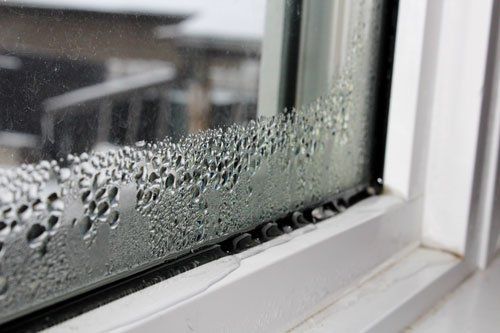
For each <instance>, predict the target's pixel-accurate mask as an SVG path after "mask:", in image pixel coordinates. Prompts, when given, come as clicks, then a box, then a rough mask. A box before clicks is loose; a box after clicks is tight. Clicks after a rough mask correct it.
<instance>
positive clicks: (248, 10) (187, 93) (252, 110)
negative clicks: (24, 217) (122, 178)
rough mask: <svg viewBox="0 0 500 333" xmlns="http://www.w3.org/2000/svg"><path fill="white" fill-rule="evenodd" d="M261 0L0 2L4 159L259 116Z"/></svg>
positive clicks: (51, 154)
mask: <svg viewBox="0 0 500 333" xmlns="http://www.w3.org/2000/svg"><path fill="white" fill-rule="evenodd" d="M264 7H265V2H264V1H263V0H258V1H250V0H245V1H243V0H240V1H231V0H217V1H203V0H196V1H193V0H191V1H178V0H163V1H155V0H147V1H140V2H137V1H119V0H112V1H100V0H28V1H19V0H17V1H16V0H11V1H4V2H2V6H0V29H1V31H2V36H1V42H0V84H1V86H0V105H1V106H2V112H1V113H0V139H1V140H0V165H4V166H5V165H19V164H21V163H27V162H36V161H39V160H43V159H49V160H50V159H59V158H64V157H66V156H67V155H68V154H69V153H73V154H75V153H82V152H85V151H87V152H88V151H91V150H98V151H100V150H109V149H113V148H116V147H119V146H123V145H129V144H133V143H135V142H137V141H141V140H145V141H148V142H151V141H154V140H156V139H158V138H164V137H166V136H170V137H171V138H173V139H174V140H178V139H179V138H181V137H183V136H185V135H186V134H188V133H194V132H197V131H200V130H204V129H207V128H214V127H219V126H224V125H228V124H231V123H234V122H244V121H248V120H249V119H253V118H255V115H256V100H257V83H258V70H259V58H260V44H261V43H260V40H261V37H262V33H263V30H264V22H263V20H264V10H265V8H264Z"/></svg>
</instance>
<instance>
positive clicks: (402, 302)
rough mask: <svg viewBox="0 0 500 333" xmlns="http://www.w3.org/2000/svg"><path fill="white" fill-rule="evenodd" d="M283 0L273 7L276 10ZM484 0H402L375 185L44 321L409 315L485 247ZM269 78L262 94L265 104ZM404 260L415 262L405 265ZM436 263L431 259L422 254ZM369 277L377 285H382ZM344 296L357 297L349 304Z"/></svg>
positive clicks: (241, 322)
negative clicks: (190, 265)
mask: <svg viewBox="0 0 500 333" xmlns="http://www.w3.org/2000/svg"><path fill="white" fill-rule="evenodd" d="M280 1H282V0H280ZM280 1H276V2H275V1H271V2H270V6H274V7H275V8H274V10H279V7H280V6H278V5H277V3H278V2H280ZM283 1H285V0H283ZM493 3H494V0H482V1H475V2H471V1H467V0H439V1H436V0H401V1H400V4H399V14H398V28H397V38H396V51H395V63H394V69H393V71H394V72H393V81H392V82H393V83H392V93H391V105H390V117H389V127H388V140H387V148H386V159H385V193H384V194H383V195H381V196H377V197H371V198H369V199H366V200H364V201H362V202H360V203H358V204H357V205H355V206H353V207H351V208H349V209H348V210H347V211H346V212H344V213H342V214H340V215H338V216H336V217H333V218H331V219H329V220H327V221H323V222H321V223H319V224H317V225H316V226H315V227H313V226H311V227H306V228H302V229H298V230H296V231H294V232H293V233H292V234H289V235H285V236H282V237H280V238H277V239H275V240H273V241H270V242H268V243H265V244H263V245H260V246H258V247H255V248H252V249H251V250H249V251H246V252H243V253H241V254H238V255H233V256H230V257H226V258H222V259H220V260H217V261H214V262H211V263H208V264H206V265H203V266H201V267H198V268H196V269H193V270H191V271H189V272H186V273H183V274H181V275H178V276H176V277H174V278H171V279H169V280H166V281H163V282H160V283H158V284H156V285H153V286H151V287H148V288H146V289H144V290H141V291H139V292H136V293H134V294H132V295H129V296H126V297H123V298H121V299H119V300H116V301H114V302H111V303H109V304H106V305H104V306H102V307H100V308H98V309H95V310H92V311H90V312H87V313H85V314H83V315H80V316H78V317H76V318H73V319H71V320H68V321H66V322H64V323H62V324H60V325H57V326H54V327H52V328H50V329H49V331H51V332H58V331H66V330H68V329H71V330H73V331H86V332H87V331H117V332H118V331H120V332H121V331H127V332H140V331H148V332H150V331H161V332H163V331H175V332H177V331H188V330H190V329H192V330H195V331H197V330H199V331H228V332H240V331H241V332H243V331H245V332H246V331H252V332H253V331H263V330H264V331H283V330H288V329H291V328H293V327H296V325H298V324H300V323H301V322H303V321H304V320H306V319H307V318H308V317H310V316H313V317H311V318H312V319H311V318H309V320H308V321H306V323H308V324H307V325H312V326H308V327H313V326H314V325H313V324H314V321H315V319H314V318H320V317H318V315H316V316H315V313H318V311H320V310H323V312H322V313H323V317H321V318H320V319H318V321H322V322H325V320H326V319H325V316H327V315H326V314H329V315H328V316H329V317H331V318H335V320H334V321H331V323H342V325H343V326H342V327H344V328H346V327H350V328H353V327H356V328H358V329H361V328H362V329H361V330H366V331H387V330H390V331H396V330H399V329H402V328H404V327H407V326H408V325H410V324H411V323H412V322H413V321H414V320H416V319H417V318H418V317H419V316H420V315H421V314H422V313H423V312H424V311H426V310H428V309H429V308H430V307H431V306H432V305H433V304H434V303H435V302H436V301H437V300H439V299H440V298H441V297H442V296H444V295H445V294H446V293H448V292H449V291H450V290H452V289H453V288H454V287H455V286H457V285H458V284H459V283H460V282H461V281H462V280H463V279H465V278H466V277H467V276H468V275H469V274H471V272H473V271H474V270H475V269H476V268H477V267H478V266H479V267H485V266H486V265H487V263H488V262H489V261H490V260H491V258H492V256H493V255H494V253H493V252H494V251H493V250H492V248H493V247H492V242H493V241H494V239H495V237H496V235H494V236H495V237H494V236H493V234H494V232H492V230H498V229H500V228H498V227H497V226H495V225H494V223H492V222H491V221H492V216H493V215H494V214H498V213H495V212H494V211H493V204H492V202H493V200H494V199H495V191H498V189H495V186H491V180H492V179H495V177H496V175H497V172H498V147H499V133H500V108H499V103H498V98H499V97H498V96H499V93H498V89H499V87H498V69H497V70H496V71H495V74H494V75H493V76H492V77H493V79H488V77H489V76H488V75H487V73H488V72H489V71H491V70H493V67H494V61H493V62H491V61H488V59H491V52H492V51H491V50H492V45H493V42H492V38H490V28H491V23H492V15H493V14H494V11H493ZM281 7H282V8H284V6H281ZM278 14H279V13H278ZM271 16H272V15H269V14H268V18H269V17H271ZM278 16H279V15H278ZM273 38H275V40H276V38H278V39H279V33H275V34H274V35H273ZM268 43H269V44H272V43H270V42H268ZM276 44H277V45H278V44H279V43H276ZM264 45H266V41H264ZM271 53H272V52H271ZM273 54H274V56H275V55H276V54H278V53H273ZM488 55H489V57H490V58H489V57H488ZM494 57H495V55H494ZM496 57H498V55H496ZM262 61H263V66H270V65H271V64H273V61H274V63H276V59H274V60H273V59H268V58H265V55H264V58H263V60H262ZM492 63H493V65H492ZM266 64H267V65H266ZM491 66H493V67H491ZM268 75H270V76H273V75H274V76H275V79H277V78H276V73H272V71H268ZM270 82H276V80H274V81H273V80H270ZM274 88H275V89H273V90H270V93H269V96H267V97H266V98H265V99H263V100H262V101H263V102H264V101H267V102H266V103H273V101H275V99H273V94H274V96H277V94H278V90H279V89H278V88H277V86H276V87H274ZM484 91H490V93H489V94H486V95H483V92H484ZM485 98H489V99H490V100H486V99H485ZM484 119H488V121H485V120H484ZM485 124H486V125H485ZM485 142H486V143H485ZM457 180H460V181H457ZM477 193H479V194H480V195H477ZM411 260H413V263H414V262H415V260H416V261H418V260H420V261H422V262H424V266H423V267H424V268H426V269H424V270H422V269H419V270H414V268H415V265H414V264H413V265H412V262H411ZM433 262H434V263H435V262H440V263H441V265H437V266H436V265H434V266H432V267H431V266H426V265H425V264H426V263H433ZM429 265H430V264H429ZM436 267H437V268H436ZM427 268H428V269H427ZM384 274H385V275H384ZM400 275H403V276H405V285H404V286H405V288H401V284H398V283H399V282H398V281H399V280H400V279H398V278H397V276H400ZM380 276H383V277H385V278H386V279H385V280H384V281H385V282H380V281H381V280H380ZM377 277H378V279H379V280H377ZM370 281H371V282H370ZM377 281H378V282H377ZM370 283H372V285H373V284H375V285H376V286H378V287H380V285H381V284H384V286H383V287H384V292H383V293H377V292H374V291H373V289H374V288H373V286H372V287H366V286H369V285H370ZM398 286H399V287H398ZM363 288H365V289H363ZM370 288H371V289H370ZM398 288H400V289H398ZM375 289H377V288H375ZM396 291H397V292H396ZM353 294H354V295H356V297H355V299H356V301H355V302H354V301H352V302H350V303H349V302H348V301H346V300H348V299H349V297H353V296H352V295H353ZM349 295H351V296H349ZM325 309H327V310H325ZM328 309H329V310H328ZM346 309H348V310H346ZM353 313H355V314H356V315H355V316H353V315H352V314H353ZM311 323H312V324H311ZM332 325H333V324H332ZM300 327H302V328H303V327H304V326H303V325H302V326H299V328H297V330H299V331H300Z"/></svg>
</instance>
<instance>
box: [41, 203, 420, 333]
mask: <svg viewBox="0 0 500 333" xmlns="http://www.w3.org/2000/svg"><path fill="white" fill-rule="evenodd" d="M420 204H421V200H419V199H416V200H413V201H411V202H405V201H403V200H401V199H400V198H397V197H394V196H391V195H382V196H378V197H372V198H369V199H366V200H364V201H362V202H360V203H358V204H357V205H355V206H353V207H351V208H350V209H348V210H347V211H346V212H344V213H342V214H340V215H338V216H336V217H333V218H331V219H329V220H327V221H323V222H321V223H319V224H317V225H315V226H310V227H305V228H302V229H299V230H296V231H294V232H293V233H292V234H289V235H284V236H282V237H279V238H277V239H275V240H273V241H271V242H267V243H265V244H263V245H261V246H258V247H255V248H252V249H250V250H249V251H245V252H243V253H241V254H238V255H233V256H229V257H225V258H222V259H219V260H217V261H214V262H211V263H208V264H206V265H203V266H201V267H198V268H196V269H193V270H191V271H188V272H186V273H183V274H180V275H178V276H176V277H173V278H171V279H168V280H166V281H163V282H160V283H158V284H156V285H153V286H151V287H148V288H146V289H143V290H141V291H138V292H136V293H134V294H131V295H129V296H126V297H123V298H121V299H119V300H116V301H114V302H111V303H109V304H106V305H104V306H102V307H100V308H98V309H95V310H93V311H90V312H87V313H85V314H83V315H80V316H78V317H76V318H73V319H71V320H68V321H66V322H64V323H62V324H59V325H57V326H54V327H52V328H50V329H48V331H49V332H62V331H68V330H71V331H74V332H79V331H81V332H83V331H85V332H94V331H115V332H123V331H127V332H139V331H141V332H144V331H147V332H154V331H164V330H165V328H166V327H168V329H169V331H173V332H178V331H188V330H190V329H193V330H195V331H196V330H203V331H229V332H236V331H245V332H247V331H250V332H252V331H255V332H257V331H262V330H263V329H265V330H266V331H284V330H287V329H290V328H292V327H294V326H296V325H298V324H299V323H300V322H302V321H303V320H304V319H306V318H308V317H309V316H311V315H313V314H314V313H315V312H317V311H318V308H317V307H318V306H319V305H321V304H324V302H325V301H328V300H331V297H333V296H332V295H341V294H345V291H346V290H350V289H353V288H355V287H356V288H357V286H359V285H360V281H365V280H366V276H367V275H368V274H369V273H370V272H373V271H378V269H380V267H385V266H380V265H382V264H384V263H385V262H387V260H388V259H389V258H391V257H392V258H394V254H398V253H401V251H406V253H407V252H408V249H415V248H416V247H417V246H418V239H419V236H420V234H419V231H420V230H419V218H420V211H421V209H420ZM360 244H363V246H360ZM367 249H373V251H370V250H368V251H367ZM399 255H400V254H399ZM249 314H251V315H249Z"/></svg>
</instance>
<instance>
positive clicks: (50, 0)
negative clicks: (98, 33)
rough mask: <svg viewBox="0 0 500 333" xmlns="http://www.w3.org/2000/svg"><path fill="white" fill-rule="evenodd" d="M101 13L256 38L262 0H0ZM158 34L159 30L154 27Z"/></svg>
mask: <svg viewBox="0 0 500 333" xmlns="http://www.w3.org/2000/svg"><path fill="white" fill-rule="evenodd" d="M2 3H4V4H7V5H17V6H26V7H35V8H57V9H72V10H84V11H94V12H105V13H123V14H145V15H155V16H157V15H165V16H187V17H188V18H187V19H186V20H184V21H183V22H182V23H180V24H179V26H178V27H177V29H176V30H177V31H178V33H180V35H181V36H188V37H196V38H215V39H217V38H219V39H230V40H232V39H238V40H241V39H245V40H247V39H250V40H260V39H261V38H262V35H263V32H264V16H265V7H266V6H265V5H266V0H141V1H130V0H0V4H2ZM158 31H159V32H160V33H159V37H161V31H162V30H161V29H159V30H158Z"/></svg>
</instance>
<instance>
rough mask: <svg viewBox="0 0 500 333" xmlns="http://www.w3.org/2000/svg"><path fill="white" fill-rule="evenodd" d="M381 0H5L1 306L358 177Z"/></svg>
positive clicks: (133, 262)
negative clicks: (277, 32)
mask: <svg viewBox="0 0 500 333" xmlns="http://www.w3.org/2000/svg"><path fill="white" fill-rule="evenodd" d="M384 3H385V2H384V1H383V0H373V1H340V0H339V1H318V2H313V1H304V3H303V4H302V6H298V7H293V8H297V9H298V10H296V11H289V10H287V9H289V7H287V6H295V5H296V3H295V4H294V2H293V1H286V2H283V8H284V10H285V12H286V13H288V14H287V15H296V16H297V17H298V18H300V20H297V22H300V26H298V27H297V31H299V32H300V36H301V39H300V43H299V42H297V43H295V44H293V43H292V45H287V46H286V47H283V49H282V52H281V56H282V57H283V58H284V59H285V58H287V57H288V56H289V55H290V54H291V53H293V49H295V51H296V53H297V55H298V59H297V63H296V66H295V68H294V67H293V66H288V68H286V70H284V69H283V68H273V69H272V70H276V71H280V72H283V73H284V74H287V75H286V77H287V78H291V77H293V75H291V76H290V75H288V74H289V73H290V72H291V71H292V72H295V73H296V74H297V75H296V80H292V81H293V82H284V83H285V84H282V83H283V82H270V81H268V80H264V79H262V78H265V77H268V76H267V75H266V74H267V73H266V72H262V70H261V67H260V64H261V59H265V57H266V54H267V55H268V56H269V54H272V55H273V56H275V55H276V52H275V51H276V50H273V51H272V52H271V47H272V45H271V44H269V43H267V44H266V43H265V42H264V43H263V40H264V41H265V39H266V38H268V36H269V34H270V33H271V32H272V31H273V29H277V28H279V27H282V26H283V24H284V22H282V21H276V20H272V19H269V18H270V17H273V16H272V15H267V14H269V13H267V14H266V2H265V1H264V0H237V1H236V0H217V1H205V0H197V1H179V0H168V1H167V0H163V1H154V0H145V1H140V2H133V1H124V0H99V1H96V0H86V1H80V0H78V1H77V0H30V1H28V0H26V1H14V0H11V1H3V2H2V3H1V4H2V5H1V6H0V28H1V29H2V35H1V36H0V107H1V108H2V111H1V112H0V164H1V165H2V168H1V169H0V307H1V308H2V309H3V311H2V313H1V314H0V322H2V321H5V320H8V319H10V318H13V317H14V316H17V315H19V314H22V313H23V312H26V311H30V310H33V309H35V308H37V307H40V306H43V305H46V304H50V303H53V302H55V301H57V300H60V299H64V298H66V297H69V296H71V295H75V294H78V293H80V292H82V291H84V290H88V289H89V288H93V287H95V286H97V285H100V284H103V283H105V282H108V281H111V280H114V279H117V278H120V277H123V276H126V275H129V274H131V273H133V272H136V271H138V270H141V269H144V268H147V267H151V266H152V265H155V264H158V263H161V262H163V261H165V260H168V259H171V258H175V257H178V256H179V255H181V254H183V253H187V252H189V251H192V250H195V249H197V248H199V247H201V246H204V245H207V244H212V243H216V242H219V241H221V240H224V239H226V238H227V237H229V236H231V235H235V234H236V233H238V232H243V231H248V230H251V229H252V228H255V227H256V226H258V225H259V224H261V223H263V222H267V221H276V220H279V219H281V218H284V217H285V216H287V215H288V214H290V213H291V212H294V211H297V210H302V209H304V208H307V207H311V206H314V205H317V204H320V203H323V202H325V201H326V200H328V199H330V198H332V197H333V196H335V195H337V194H339V193H342V192H345V191H347V190H352V189H356V188H359V187H364V186H367V185H368V184H369V183H370V181H371V180H372V176H373V172H372V169H371V165H372V164H371V163H372V160H373V158H372V150H373V143H372V137H373V133H374V132H373V128H374V124H375V121H374V117H375V110H376V109H377V107H376V105H375V101H376V96H375V95H376V93H377V84H378V82H379V81H380V75H379V54H380V52H381V51H380V45H381V43H380V39H381V22H382V19H383V8H385V7H384V6H383V4H384ZM266 17H267V18H268V19H267V21H266V19H265V18H266ZM316 18H318V19H317V21H316ZM330 21H331V22H330ZM286 33H287V30H285V31H284V32H283V36H282V38H286V37H287V34H286ZM262 44H264V45H268V44H269V45H270V46H268V49H266V48H262V47H261V45H262ZM283 45H286V43H283ZM262 61H264V60H262ZM291 63H293V62H288V64H289V65H290V64H291ZM262 68H264V67H262ZM266 70H269V67H267V68H266ZM259 77H260V78H261V80H260V82H259ZM283 77H285V76H283ZM281 80H283V78H282V79H281ZM276 84H279V85H280V86H282V87H287V88H286V89H292V88H290V87H292V86H293V87H295V88H294V89H296V94H295V97H294V99H295V102H294V105H295V106H298V107H296V108H293V109H291V108H288V109H286V110H282V109H280V108H273V107H270V106H266V104H262V105H260V106H259V107H260V109H259V110H257V99H258V91H259V85H260V91H261V93H262V92H263V91H266V89H267V87H268V86H272V85H276ZM277 98H278V97H277ZM276 105H280V104H279V103H277V104H276ZM288 106H289V107H290V106H293V105H288ZM266 107H267V108H266Z"/></svg>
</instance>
